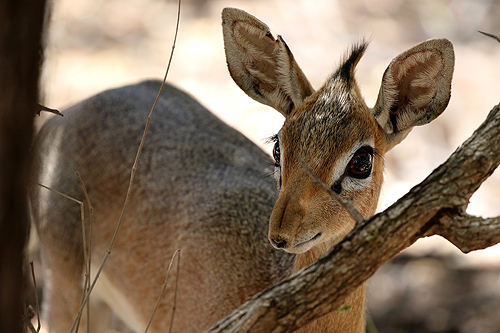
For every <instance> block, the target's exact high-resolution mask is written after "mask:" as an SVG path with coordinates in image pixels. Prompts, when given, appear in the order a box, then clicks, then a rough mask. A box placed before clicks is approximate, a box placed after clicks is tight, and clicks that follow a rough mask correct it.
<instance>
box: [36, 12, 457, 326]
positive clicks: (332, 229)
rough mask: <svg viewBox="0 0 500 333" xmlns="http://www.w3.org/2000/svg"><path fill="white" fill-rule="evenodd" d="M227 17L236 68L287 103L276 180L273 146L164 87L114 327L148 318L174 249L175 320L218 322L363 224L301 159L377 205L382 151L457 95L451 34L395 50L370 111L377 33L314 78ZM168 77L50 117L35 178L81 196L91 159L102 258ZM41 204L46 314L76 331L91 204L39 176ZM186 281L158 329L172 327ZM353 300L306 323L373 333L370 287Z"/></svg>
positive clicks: (255, 31)
mask: <svg viewBox="0 0 500 333" xmlns="http://www.w3.org/2000/svg"><path fill="white" fill-rule="evenodd" d="M222 18H223V32H224V42H225V50H226V57H227V62H228V67H229V71H230V74H231V76H232V77H233V79H234V80H235V82H236V83H237V84H238V85H239V86H240V87H241V88H242V89H243V90H244V91H245V92H246V93H247V94H248V95H249V96H250V97H252V98H254V99H255V100H257V101H259V102H261V103H264V104H266V105H270V106H272V107H273V108H275V109H276V110H278V111H279V112H280V113H282V114H283V115H284V116H285V123H284V125H283V127H282V129H281V130H280V132H279V133H278V134H277V135H276V137H275V141H276V142H275V146H274V151H273V155H274V159H275V162H274V164H275V170H274V175H275V181H276V184H277V185H278V191H276V184H274V181H272V180H271V179H269V178H266V177H265V175H266V174H268V173H269V172H271V170H270V168H269V167H268V166H266V164H265V163H263V161H266V160H268V157H267V156H266V154H264V153H263V152H262V151H261V150H260V149H259V148H257V147H256V146H255V145H254V144H252V143H251V142H250V141H249V140H247V139H246V138H245V137H243V135H242V134H240V133H238V132H237V131H235V130H234V129H232V128H230V127H228V126H227V125H225V124H224V123H222V122H221V121H220V120H218V119H217V118H216V117H215V116H213V115H212V114H211V113H210V112H209V111H207V110H206V109H205V108H203V107H202V106H201V105H200V104H198V103H197V102H196V101H194V100H193V99H192V98H191V97H189V96H188V95H186V94H185V93H183V92H181V91H179V90H177V89H175V88H173V87H170V86H167V87H166V90H164V92H163V95H162V97H161V98H160V102H159V103H158V106H157V109H156V111H155V115H154V118H153V121H152V124H151V127H150V132H149V134H148V138H147V140H146V144H145V147H144V151H143V153H142V156H141V159H140V162H139V166H138V170H137V176H136V180H135V182H134V187H133V191H132V196H131V200H130V203H129V206H128V209H127V210H126V212H125V219H124V222H123V225H122V229H121V231H120V234H119V236H118V238H117V242H116V244H115V246H114V249H113V252H112V254H111V256H110V257H109V260H108V263H107V264H106V266H105V268H104V270H103V276H102V278H101V279H100V281H99V282H98V285H97V286H96V290H95V295H94V296H93V298H92V302H91V303H92V306H93V309H98V311H97V312H94V314H92V312H91V317H90V323H91V325H93V326H94V327H93V328H95V331H96V332H101V331H103V327H105V326H106V325H107V322H106V320H105V319H106V318H105V317H106V316H103V314H110V313H111V312H115V313H116V314H118V316H119V317H121V318H122V320H123V321H125V323H127V324H128V325H129V326H130V327H131V328H132V329H133V330H135V331H137V332H141V331H143V330H144V328H145V326H146V324H147V321H148V319H149V316H150V314H151V312H152V310H153V308H154V305H155V302H156V300H157V298H158V295H159V293H160V292H161V287H162V283H163V281H164V278H165V274H166V266H167V263H168V261H169V259H170V257H171V255H172V254H173V253H174V251H175V249H177V248H181V249H182V250H181V251H182V252H181V253H182V255H181V261H180V268H179V280H178V283H179V289H178V293H177V295H178V296H177V307H176V308H177V310H176V313H175V318H174V322H173V331H174V332H200V331H202V330H204V329H207V328H208V327H210V326H211V325H213V324H215V322H216V321H217V320H219V319H221V318H222V317H224V316H225V315H227V314H229V313H230V312H231V311H232V310H234V309H235V308H237V307H238V306H239V305H240V304H242V303H243V302H245V301H246V300H248V299H249V298H250V297H251V296H253V295H254V294H255V293H256V292H258V291H260V290H262V289H263V288H265V287H266V286H269V285H271V284H273V283H276V282H278V281H279V280H280V279H282V278H284V277H286V276H288V275H290V274H291V273H292V272H296V271H298V270H300V269H301V268H303V267H304V266H306V265H309V264H310V263H312V262H313V261H315V260H316V259H317V258H318V257H319V256H320V255H321V254H323V253H324V252H326V251H327V250H328V249H329V248H330V247H331V246H332V245H333V244H335V243H337V242H339V241H340V240H341V239H342V238H343V237H344V236H345V235H346V234H347V233H348V232H349V231H350V230H351V229H352V227H353V225H354V222H353V221H352V219H351V218H350V216H349V215H348V214H347V213H346V212H344V211H343V210H342V209H341V208H340V207H339V205H338V204H337V203H336V202H334V201H332V199H331V198H330V197H329V196H328V195H327V194H326V193H324V192H323V191H322V190H320V188H319V187H317V186H316V185H314V183H313V182H312V180H311V179H310V177H309V176H308V174H307V172H306V171H305V169H304V168H303V166H302V164H301V162H300V161H301V160H303V161H305V163H307V164H308V165H309V167H310V168H311V169H312V170H313V172H314V173H315V174H316V175H317V176H318V177H319V178H320V179H321V180H322V181H323V182H324V183H326V184H328V185H329V186H331V187H332V189H333V190H334V191H335V192H337V193H338V194H339V195H341V196H344V197H346V198H349V199H351V200H352V202H353V205H354V206H355V207H356V208H357V209H358V210H359V211H360V213H361V214H362V215H363V216H364V217H368V216H370V215H372V214H373V213H374V212H375V208H376V204H377V200H378V196H379V193H380V187H381V184H382V176H383V175H382V174H383V156H384V154H385V153H386V152H387V151H388V150H389V149H391V148H392V147H393V146H394V145H396V144H397V143H399V142H400V141H401V140H403V139H404V137H405V136H406V135H407V134H408V133H409V131H410V130H411V128H412V127H413V126H416V125H422V124H425V123H428V122H430V121H431V120H433V119H434V118H436V117H437V116H438V115H439V114H440V113H441V112H442V111H443V110H444V109H445V107H446V105H447V103H448V100H449V97H450V85H451V77H452V73H453V64H454V55H453V48H452V45H451V43H450V42H449V41H447V40H443V39H440V40H430V41H427V42H424V43H422V44H419V45H417V46H415V47H414V48H412V49H410V50H408V51H406V52H404V53H402V54H401V55H399V56H398V57H396V58H395V59H394V60H393V61H392V62H391V63H390V64H389V67H388V69H387V70H386V72H385V74H384V76H383V80H382V87H381V90H380V94H379V98H378V101H377V103H376V105H375V107H374V108H373V109H370V108H368V107H367V106H366V104H365V102H364V101H363V99H362V96H361V93H360V91H359V89H358V87H357V85H356V81H355V79H354V69H355V66H356V64H357V62H358V61H359V59H360V58H361V56H362V54H363V52H364V50H365V48H366V45H365V44H359V45H356V46H354V47H353V48H352V50H351V52H350V53H349V54H348V55H347V56H346V57H345V59H344V60H343V61H342V63H341V64H340V66H339V68H338V69H337V70H336V71H335V72H334V74H333V75H332V76H331V77H330V78H329V79H328V80H327V82H326V83H325V85H324V86H323V87H322V88H320V89H319V90H317V91H314V89H313V88H312V86H311V85H310V83H309V81H308V80H307V78H306V77H305V75H304V74H303V72H302V71H301V70H300V68H299V66H298V65H297V64H296V62H295V60H294V58H293V55H292V53H291V51H290V49H289V48H288V47H287V45H286V44H285V42H284V41H283V39H282V38H281V37H278V38H277V39H275V38H274V37H273V36H272V34H271V33H270V32H269V28H268V27H267V26H266V25H265V24H264V23H262V22H261V21H259V20H258V19H256V18H255V17H253V16H251V15H249V14H247V13H245V12H243V11H241V10H237V9H233V8H226V9H224V11H223V13H222ZM158 88H159V83H157V82H144V83H141V84H138V85H133V86H128V87H124V88H120V89H115V90H110V91H107V92H104V93H102V94H99V95H97V96H95V97H92V98H90V99H88V100H86V101H83V102H81V103H79V104H77V105H75V106H74V107H72V108H70V109H69V110H68V111H67V112H66V113H65V116H64V117H63V118H53V119H52V120H51V121H49V122H48V123H47V124H46V125H45V126H44V127H43V128H42V130H41V132H40V133H39V135H38V138H37V140H36V142H35V144H34V151H35V180H36V181H37V182H39V183H42V184H43V185H47V186H49V187H51V188H53V189H55V190H58V191H61V192H63V193H65V194H67V195H70V196H72V197H74V198H77V199H79V200H81V201H85V200H84V195H83V190H82V188H81V186H80V184H79V182H78V180H77V179H76V177H75V176H74V172H75V171H79V173H80V174H81V176H82V178H83V180H84V182H85V184H86V186H87V188H88V192H89V196H90V201H91V203H92V205H93V206H94V210H93V211H94V217H95V218H94V220H95V222H94V223H93V226H92V262H93V263H98V262H100V260H101V259H102V257H103V255H104V253H105V251H106V248H107V247H108V245H109V241H110V239H111V236H112V234H113V232H114V229H115V226H116V222H117V221H118V217H119V214H120V212H121V208H122V205H123V200H124V198H125V193H126V188H127V185H128V179H129V174H130V166H131V165H132V163H133V161H134V158H135V153H136V150H137V146H138V144H139V141H140V137H141V135H142V131H143V123H144V121H145V119H146V117H147V114H148V112H149V107H150V105H151V102H152V101H153V100H154V98H155V95H156V92H157V90H158ZM277 192H278V193H277ZM31 201H32V206H33V216H34V219H35V222H36V225H37V230H38V234H39V237H40V244H41V251H42V260H43V264H44V272H45V279H46V281H47V288H46V295H45V303H44V308H45V309H44V310H45V315H46V318H47V321H48V323H49V329H50V331H51V332H67V331H68V330H69V328H70V327H71V323H72V322H73V319H74V317H75V316H76V313H77V311H78V309H79V304H80V302H81V297H82V293H83V287H82V286H83V275H84V266H85V263H84V259H83V258H84V256H83V246H82V229H81V220H80V212H79V206H78V205H76V204H74V203H73V202H71V201H69V200H67V199H64V198H61V197H60V196H58V195H57V194H55V193H52V192H50V191H48V190H46V189H44V188H41V187H38V186H33V188H32V191H31ZM87 216H88V214H87ZM86 223H87V224H88V221H86ZM87 230H88V229H87ZM266 235H267V237H266ZM266 238H268V239H269V241H268V240H267V239H266ZM174 267H175V265H174ZM170 274H171V276H175V274H176V270H175V269H174V270H173V271H171V272H170ZM174 280H175V279H173V278H171V279H170V283H169V285H168V292H167V295H166V296H165V298H164V300H163V301H162V303H161V305H160V307H159V309H158V312H157V314H156V316H155V319H154V321H153V325H152V327H151V329H150V332H158V331H160V330H161V331H166V330H167V329H168V326H169V325H170V317H171V313H172V305H173V304H172V303H173V290H174ZM345 302H346V304H348V305H350V306H351V308H350V309H349V310H346V311H339V312H335V313H332V314H329V315H326V316H324V317H322V318H320V319H318V320H316V321H315V322H313V323H311V324H309V325H307V326H305V327H303V328H302V329H300V331H301V332H363V331H364V286H362V287H360V288H359V289H358V290H357V291H355V292H354V293H353V294H352V295H351V296H350V297H348V298H347V299H346V301H345ZM96 313H98V315H96ZM93 318H94V320H93ZM103 318H104V319H103ZM84 321H85V318H84ZM81 327H82V328H81V330H80V331H82V329H84V328H85V325H82V326H81Z"/></svg>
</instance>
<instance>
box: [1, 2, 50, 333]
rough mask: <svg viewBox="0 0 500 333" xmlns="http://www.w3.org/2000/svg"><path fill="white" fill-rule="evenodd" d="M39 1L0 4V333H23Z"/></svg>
mask: <svg viewBox="0 0 500 333" xmlns="http://www.w3.org/2000/svg"><path fill="white" fill-rule="evenodd" d="M44 13H45V0H3V1H0V331H2V332H13V333H15V332H22V331H23V281H24V279H23V258H24V248H25V243H26V240H27V233H28V230H29V223H28V210H27V207H28V204H27V193H26V189H27V186H28V184H29V178H30V164H31V163H30V153H29V150H30V145H31V140H32V135H33V116H34V114H35V110H36V108H35V106H36V103H37V99H38V80H39V72H40V65H41V60H42V43H41V40H42V39H41V37H42V30H43V23H44V15H45V14H44Z"/></svg>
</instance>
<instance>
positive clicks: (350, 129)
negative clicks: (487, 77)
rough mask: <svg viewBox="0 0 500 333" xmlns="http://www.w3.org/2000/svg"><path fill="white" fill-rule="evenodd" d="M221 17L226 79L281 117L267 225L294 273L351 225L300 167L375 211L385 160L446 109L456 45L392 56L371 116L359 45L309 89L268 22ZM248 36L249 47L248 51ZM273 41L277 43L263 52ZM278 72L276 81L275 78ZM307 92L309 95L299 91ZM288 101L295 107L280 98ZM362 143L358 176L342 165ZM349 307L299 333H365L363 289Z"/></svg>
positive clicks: (229, 12) (365, 211)
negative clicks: (367, 164) (366, 170)
mask: <svg viewBox="0 0 500 333" xmlns="http://www.w3.org/2000/svg"><path fill="white" fill-rule="evenodd" d="M222 18H223V23H222V25H223V32H224V43H225V48H226V58H227V63H228V67H229V71H230V73H231V76H232V77H233V79H234V80H235V82H236V83H237V84H238V85H239V86H240V87H241V88H242V89H243V90H244V91H245V92H246V93H247V94H248V95H249V96H250V97H252V98H254V99H255V100H257V101H259V102H261V103H264V104H267V105H270V106H273V107H274V108H275V109H276V110H277V111H279V112H280V113H282V114H283V115H284V116H285V123H284V124H283V127H282V129H281V131H280V134H279V135H278V143H279V148H280V158H279V165H278V167H277V169H276V178H277V183H278V187H279V188H280V195H279V197H278V201H277V202H276V204H275V206H274V209H273V212H272V214H271V218H270V222H269V240H270V241H271V243H273V245H274V246H275V247H277V248H282V249H284V250H285V251H287V252H291V253H296V254H297V256H296V259H295V263H294V269H293V271H294V272H297V271H298V270H300V269H301V268H303V267H305V266H307V265H309V264H311V263H312V262H314V261H315V260H316V259H318V258H319V256H320V255H322V254H323V253H325V252H326V251H328V249H329V248H331V246H333V245H334V244H336V243H338V242H339V241H340V240H341V239H342V238H344V237H345V236H346V235H347V233H348V232H349V231H350V230H352V228H353V227H354V221H353V220H352V218H351V217H350V216H349V214H348V213H347V212H346V211H344V210H343V209H342V208H341V207H340V206H339V205H338V204H337V203H336V202H335V201H332V199H331V198H330V197H329V196H328V195H327V194H326V193H325V192H324V191H323V190H321V189H320V188H319V187H318V186H317V185H315V184H314V183H313V181H312V180H311V179H310V177H309V175H308V174H307V172H306V170H305V168H303V166H302V162H301V161H305V162H306V163H307V164H308V166H309V167H310V168H311V169H312V171H313V172H314V173H315V174H316V176H317V177H318V178H319V179H321V180H322V181H323V182H324V183H326V184H328V185H330V186H332V188H336V189H337V190H338V191H340V195H342V196H344V197H345V198H348V199H350V200H352V203H353V205H354V206H355V207H356V208H357V209H358V211H359V212H360V213H361V215H362V216H364V217H368V216H371V215H373V214H374V213H375V209H376V206H377V201H378V197H379V194H380V188H381V185H382V178H383V167H384V161H383V156H384V154H385V153H386V152H387V151H388V150H389V149H390V148H392V147H393V146H394V145H395V144H397V143H399V142H400V141H401V140H402V139H404V137H405V136H406V135H407V134H408V132H409V131H410V130H411V128H412V127H413V126H416V125H422V124H424V123H427V122H429V121H431V120H432V119H434V118H436V117H437V116H438V115H439V114H440V113H441V112H442V111H443V110H444V108H445V107H446V105H447V103H448V100H449V97H450V85H451V77H452V73H453V65H454V56H453V47H452V45H451V43H450V42H449V41H447V40H443V39H440V40H430V41H427V42H424V43H422V44H419V45H417V46H416V47H414V48H412V49H410V50H408V51H406V52H404V53H402V54H401V55H400V56H398V57H396V58H395V59H394V60H393V61H392V62H391V64H390V65H389V67H388V69H387V70H386V73H385V74H384V78H383V80H382V88H381V91H380V95H379V100H378V102H377V105H376V106H375V108H374V109H373V110H372V109H369V108H368V107H367V106H366V104H365V102H364V100H363V98H362V96H361V93H360V91H359V88H358V86H357V84H356V81H355V77H354V69H355V66H356V64H357V63H358V62H359V60H360V58H361V56H362V55H363V53H364V52H365V50H366V47H367V45H366V44H365V43H361V44H358V45H354V46H353V48H352V50H351V51H350V53H349V54H348V55H347V56H346V57H345V58H344V60H343V61H342V63H341V64H340V66H339V68H338V69H337V70H336V71H335V72H334V74H333V75H332V76H331V77H330V78H329V79H328V80H327V82H326V83H325V85H324V86H323V87H322V88H321V89H319V90H318V91H317V92H313V90H312V89H310V88H309V87H310V85H309V83H308V80H307V78H306V77H305V75H304V74H303V73H302V71H301V70H300V69H299V67H298V65H297V63H296V62H295V61H294V60H293V56H292V55H291V51H290V50H289V48H288V47H286V45H284V46H283V45H282V44H281V43H284V42H283V40H282V38H281V37H278V39H277V40H276V41H274V38H273V36H272V35H271V33H270V32H269V28H268V27H267V25H265V24H264V23H262V22H261V21H259V20H258V19H257V18H255V17H253V16H251V15H249V14H247V13H245V12H243V11H241V10H238V9H234V8H226V9H224V11H223V13H222ZM239 26H245V27H247V28H246V29H245V31H242V30H239V29H238V28H236V27H239ZM256 36H259V37H256ZM258 38H260V40H259V39H258ZM248 40H251V44H252V45H253V47H252V51H251V52H248V48H247V46H246V45H248V42H247V41H248ZM272 43H275V44H276V45H280V46H279V47H275V48H267V47H265V48H259V46H260V45H264V44H272ZM248 59H251V61H248ZM282 59H289V62H288V63H286V62H284V61H282ZM260 61H265V62H266V66H265V71H261V70H260V69H261V67H259V66H255V65H254V64H256V63H259V62H260ZM278 72H279V73H281V75H280V76H277V75H274V73H278ZM270 73H273V74H272V75H269V74H270ZM260 82H266V84H265V85H261V84H260ZM249 83H250V84H249ZM303 86H304V87H303ZM290 87H291V88H290ZM304 91H308V92H309V94H308V95H304V94H303V93H302V94H301V93H298V92H304ZM286 93H288V95H286ZM289 100H293V101H294V102H293V103H291V104H290V103H286V102H283V101H289ZM290 105H291V107H290ZM363 145H364V146H369V147H370V149H372V151H373V152H374V153H373V156H372V158H373V164H372V169H371V174H370V175H369V176H368V177H367V178H366V179H364V178H363V179H356V178H355V177H353V176H351V175H350V174H349V173H348V172H347V165H348V162H349V161H350V160H351V161H352V158H353V157H352V156H354V153H355V152H356V151H357V149H360V148H361V147H362V146H363ZM277 163H278V161H277ZM344 170H345V171H344ZM345 303H346V304H349V305H350V306H352V308H351V309H349V310H346V311H339V312H333V313H331V314H329V315H326V316H324V317H322V318H320V319H318V320H317V321H315V322H313V323H311V324H310V325H307V326H305V327H303V328H302V329H300V330H299V331H300V332H363V331H364V286H361V287H360V288H359V289H357V290H356V291H355V292H354V293H352V294H351V295H350V296H349V297H348V298H347V299H346V300H345Z"/></svg>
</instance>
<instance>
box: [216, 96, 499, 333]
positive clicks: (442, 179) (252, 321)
mask: <svg viewBox="0 0 500 333" xmlns="http://www.w3.org/2000/svg"><path fill="white" fill-rule="evenodd" d="M499 164H500V105H497V106H496V107H494V108H493V110H492V111H491V112H490V114H489V115H488V117H487V119H486V121H485V122H484V123H483V124H482V125H481V126H480V127H479V128H478V129H477V130H476V131H475V132H474V134H473V135H472V136H471V137H470V138H469V139H468V140H467V141H465V142H464V143H463V144H462V145H461V146H460V147H459V148H458V149H457V150H456V151H455V152H454V153H453V154H452V155H451V156H450V157H449V158H448V160H447V161H446V162H445V163H443V164H442V165H441V166H440V167H438V168H437V169H436V170H434V171H433V172H432V173H431V174H430V175H429V176H428V177H427V178H426V179H425V180H424V181H422V182H421V183H420V184H419V185H417V186H415V187H414V188H413V189H411V190H410V191H409V192H408V193H407V194H406V195H405V196H403V197H402V198H401V199H399V200H398V201H397V202H396V203H394V204H393V205H392V206H390V207H389V208H387V209H386V210H385V211H384V212H382V213H380V214H377V215H375V216H373V217H371V218H369V219H366V220H365V221H363V222H362V223H359V224H358V225H357V226H356V227H355V229H354V230H353V231H352V232H351V233H350V234H349V235H348V236H347V237H346V238H345V239H344V240H343V241H342V242H341V243H339V244H337V245H336V246H334V247H333V248H332V250H331V251H330V252H329V253H327V254H326V255H325V256H323V257H321V258H320V259H319V260H318V261H317V262H315V263H314V264H312V265H311V266H309V267H307V268H305V269H303V270H301V271H300V272H298V273H297V274H296V275H294V276H292V277H290V278H288V279H286V280H284V281H283V282H281V283H280V284H278V285H275V286H272V287H270V288H268V289H267V290H265V291H263V292H262V293H260V294H258V295H256V296H255V297H254V298H253V299H252V300H250V301H249V302H247V303H246V304H244V305H243V306H242V307H241V308H239V309H238V310H236V311H235V312H233V313H232V314H231V315H230V316H228V317H226V318H224V319H223V320H221V321H220V322H219V323H218V324H216V325H215V326H214V327H212V328H211V329H210V330H208V331H207V332H281V333H282V332H293V331H294V330H296V329H298V328H299V327H302V326H304V325H305V324H307V323H309V322H311V321H313V320H315V319H317V318H319V317H321V316H323V315H325V314H327V313H329V312H331V311H334V310H335V309H339V308H341V307H342V302H343V300H344V299H345V297H346V296H347V295H349V294H350V293H351V292H352V291H354V290H355V289H356V288H357V287H358V286H359V285H361V284H362V283H363V282H364V281H366V280H367V279H368V278H369V277H370V276H372V275H373V274H374V273H375V272H376V271H377V269H378V268H379V267H380V266H382V265H383V264H384V263H385V262H386V261H388V260H389V259H391V258H392V257H394V256H395V255H397V254H398V253H399V252H400V251H401V250H403V249H405V248H406V247H408V246H410V245H411V244H413V243H414V242H415V241H416V240H417V239H419V238H421V237H423V236H428V235H432V234H434V233H437V234H440V235H442V236H443V237H445V238H447V239H448V240H450V241H451V242H452V243H453V244H455V245H456V246H457V247H459V248H460V249H461V250H462V251H464V252H468V251H471V250H476V249H482V248H486V247H489V246H491V245H494V244H496V243H498V242H500V226H499V224H500V223H499V222H500V218H492V219H482V218H479V217H472V216H469V215H467V214H465V209H466V207H467V205H468V202H469V199H470V197H471V196H472V194H474V192H475V191H476V190H477V189H478V188H479V186H480V185H481V184H482V182H484V181H485V180H486V178H488V177H489V176H490V175H491V174H492V173H493V171H494V170H495V169H496V168H497V166H498V165H499ZM347 311H348V310H347Z"/></svg>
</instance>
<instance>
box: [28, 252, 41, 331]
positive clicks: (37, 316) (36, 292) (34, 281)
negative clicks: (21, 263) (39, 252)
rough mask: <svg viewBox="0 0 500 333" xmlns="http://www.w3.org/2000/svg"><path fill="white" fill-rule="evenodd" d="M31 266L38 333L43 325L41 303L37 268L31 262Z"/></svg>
mask: <svg viewBox="0 0 500 333" xmlns="http://www.w3.org/2000/svg"><path fill="white" fill-rule="evenodd" d="M30 266H31V276H32V277H33V286H34V288H35V311H36V312H35V314H36V318H37V320H38V328H37V330H36V332H37V333H38V332H40V328H41V327H42V324H41V323H40V303H39V302H38V288H37V287H36V278H35V268H34V266H33V261H30Z"/></svg>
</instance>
